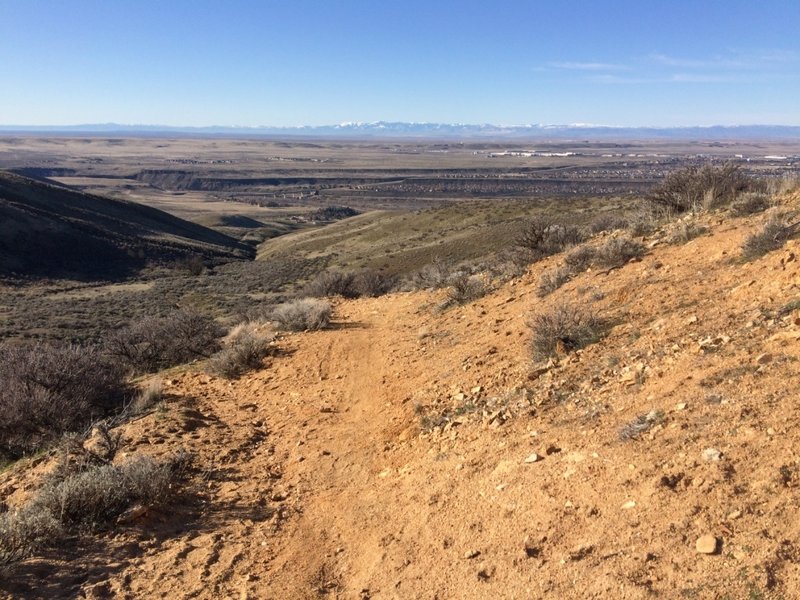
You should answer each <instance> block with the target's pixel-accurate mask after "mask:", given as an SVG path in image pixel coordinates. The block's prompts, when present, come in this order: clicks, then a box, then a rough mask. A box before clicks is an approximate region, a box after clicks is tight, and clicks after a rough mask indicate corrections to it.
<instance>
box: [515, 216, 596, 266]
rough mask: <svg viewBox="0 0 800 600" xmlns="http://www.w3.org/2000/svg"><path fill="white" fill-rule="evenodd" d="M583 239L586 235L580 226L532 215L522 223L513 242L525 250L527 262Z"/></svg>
mask: <svg viewBox="0 0 800 600" xmlns="http://www.w3.org/2000/svg"><path fill="white" fill-rule="evenodd" d="M585 239H586V236H585V235H584V234H583V232H582V231H581V230H580V228H578V227H576V226H574V225H563V224H559V223H554V222H553V221H551V220H549V219H547V218H545V217H534V218H532V219H530V220H528V221H527V222H526V223H525V224H524V226H523V228H522V230H521V231H520V233H519V234H518V235H517V237H516V239H515V244H516V246H517V247H519V248H521V249H523V250H525V251H526V252H527V254H528V256H529V262H536V261H539V260H541V259H543V258H545V257H547V256H552V255H553V254H558V253H559V252H561V251H563V250H565V249H566V248H569V247H571V246H575V245H577V244H580V243H581V242H583V241H584V240H585Z"/></svg>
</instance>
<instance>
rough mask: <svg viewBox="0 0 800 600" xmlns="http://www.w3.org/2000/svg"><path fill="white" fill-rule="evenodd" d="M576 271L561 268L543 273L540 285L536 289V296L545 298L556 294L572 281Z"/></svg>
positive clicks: (566, 267)
mask: <svg viewBox="0 0 800 600" xmlns="http://www.w3.org/2000/svg"><path fill="white" fill-rule="evenodd" d="M573 275H574V271H573V270H572V269H571V268H570V267H569V266H564V265H562V266H560V267H555V268H553V269H550V270H549V271H545V272H544V273H542V275H541V277H540V278H539V285H538V287H537V288H536V295H537V296H539V298H544V297H545V296H548V295H550V294H552V293H553V292H555V291H556V290H557V289H558V288H560V287H561V286H562V285H564V284H565V283H567V282H568V281H570V280H571V279H572V277H573Z"/></svg>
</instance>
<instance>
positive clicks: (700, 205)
mask: <svg viewBox="0 0 800 600" xmlns="http://www.w3.org/2000/svg"><path fill="white" fill-rule="evenodd" d="M753 183H754V182H753V180H752V179H751V178H750V177H748V176H747V175H745V174H744V173H742V171H741V169H740V167H739V166H738V165H736V164H733V163H726V164H724V165H719V166H715V165H710V164H709V165H704V166H702V167H687V168H685V169H681V170H678V171H673V172H671V173H669V174H667V176H666V177H665V178H664V180H663V181H662V182H661V183H660V184H658V185H657V186H655V187H654V188H653V189H652V191H651V192H650V194H649V196H648V200H649V201H650V202H651V203H653V204H655V205H657V206H659V207H662V208H664V209H667V210H668V211H670V212H673V213H683V212H687V211H692V212H697V211H699V210H701V209H706V210H709V209H712V208H716V207H718V206H721V205H723V204H727V203H730V202H731V201H733V200H734V199H735V198H736V195H737V194H739V193H741V192H745V191H748V190H750V189H752V187H753Z"/></svg>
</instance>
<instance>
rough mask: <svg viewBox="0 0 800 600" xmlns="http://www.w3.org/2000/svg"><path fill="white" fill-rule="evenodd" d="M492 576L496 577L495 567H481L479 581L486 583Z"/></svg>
mask: <svg viewBox="0 0 800 600" xmlns="http://www.w3.org/2000/svg"><path fill="white" fill-rule="evenodd" d="M492 575H494V567H490V566H488V565H481V566H480V568H479V569H478V579H480V580H482V581H486V580H487V579H489V578H490V577H491V576H492Z"/></svg>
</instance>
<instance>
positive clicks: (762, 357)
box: [756, 352, 772, 365]
mask: <svg viewBox="0 0 800 600" xmlns="http://www.w3.org/2000/svg"><path fill="white" fill-rule="evenodd" d="M771 362H772V354H770V353H769V352H765V353H764V354H759V355H758V356H757V357H756V364H759V365H766V364H768V363H771Z"/></svg>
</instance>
